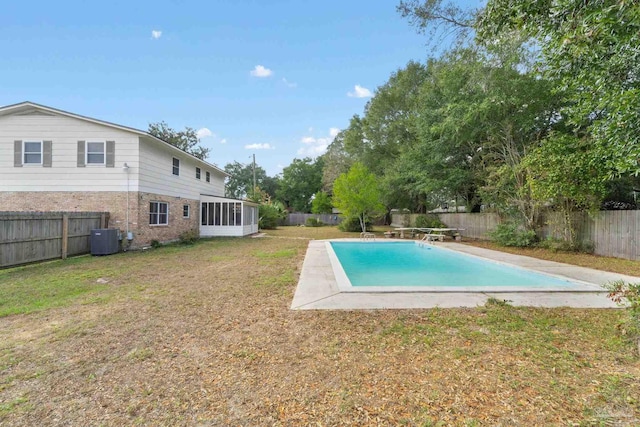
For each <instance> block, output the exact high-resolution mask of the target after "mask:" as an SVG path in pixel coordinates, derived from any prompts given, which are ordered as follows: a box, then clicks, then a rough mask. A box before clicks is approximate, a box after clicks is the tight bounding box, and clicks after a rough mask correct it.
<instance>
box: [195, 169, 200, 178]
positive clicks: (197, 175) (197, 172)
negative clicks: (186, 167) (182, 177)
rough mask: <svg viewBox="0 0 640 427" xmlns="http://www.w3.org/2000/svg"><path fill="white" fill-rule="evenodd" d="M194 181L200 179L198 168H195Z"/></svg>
mask: <svg viewBox="0 0 640 427" xmlns="http://www.w3.org/2000/svg"><path fill="white" fill-rule="evenodd" d="M196 179H200V168H196Z"/></svg>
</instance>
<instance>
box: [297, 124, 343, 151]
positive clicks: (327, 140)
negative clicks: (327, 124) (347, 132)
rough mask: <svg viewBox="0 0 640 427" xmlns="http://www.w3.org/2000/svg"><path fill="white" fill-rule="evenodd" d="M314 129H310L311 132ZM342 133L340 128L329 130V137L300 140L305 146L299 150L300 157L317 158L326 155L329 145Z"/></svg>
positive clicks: (304, 137)
mask: <svg viewBox="0 0 640 427" xmlns="http://www.w3.org/2000/svg"><path fill="white" fill-rule="evenodd" d="M312 130H313V128H309V131H312ZM338 132H340V129H338V128H329V136H327V137H321V138H316V137H314V136H303V137H302V138H301V139H300V142H301V143H302V144H304V146H303V147H300V149H298V155H300V156H307V157H317V156H320V155H322V154H324V153H325V151H327V147H328V146H329V144H331V143H332V142H333V139H334V138H335V137H336V135H337V134H338Z"/></svg>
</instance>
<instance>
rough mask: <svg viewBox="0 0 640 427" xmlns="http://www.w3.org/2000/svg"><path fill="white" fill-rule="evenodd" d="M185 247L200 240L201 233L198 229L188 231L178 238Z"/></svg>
mask: <svg viewBox="0 0 640 427" xmlns="http://www.w3.org/2000/svg"><path fill="white" fill-rule="evenodd" d="M178 238H179V239H180V243H182V244H183V245H193V244H194V243H195V242H197V241H198V239H200V233H199V232H198V230H196V229H191V230H187V231H185V232H184V233H182V234H181V235H180V236H178Z"/></svg>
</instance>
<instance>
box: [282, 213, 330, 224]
mask: <svg viewBox="0 0 640 427" xmlns="http://www.w3.org/2000/svg"><path fill="white" fill-rule="evenodd" d="M307 218H317V219H319V220H320V221H322V223H323V224H327V225H338V224H340V222H341V221H342V217H341V216H340V215H337V214H318V215H317V214H306V213H290V214H288V215H287V218H286V219H285V223H284V225H304V224H306V223H307Z"/></svg>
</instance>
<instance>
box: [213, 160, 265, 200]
mask: <svg viewBox="0 0 640 427" xmlns="http://www.w3.org/2000/svg"><path fill="white" fill-rule="evenodd" d="M224 171H225V172H227V173H228V174H229V175H231V176H230V177H229V178H227V182H226V184H225V194H226V197H230V198H232V199H244V198H248V197H253V195H254V188H253V164H251V163H249V164H243V163H240V162H237V161H236V162H233V163H227V164H226V165H225V167H224ZM255 177H256V187H258V188H260V189H261V190H262V191H263V192H265V193H267V194H268V195H269V196H270V197H274V196H275V192H276V187H277V180H276V179H275V178H272V177H269V176H267V172H266V171H265V170H264V169H263V168H262V167H261V166H258V165H256V168H255Z"/></svg>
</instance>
